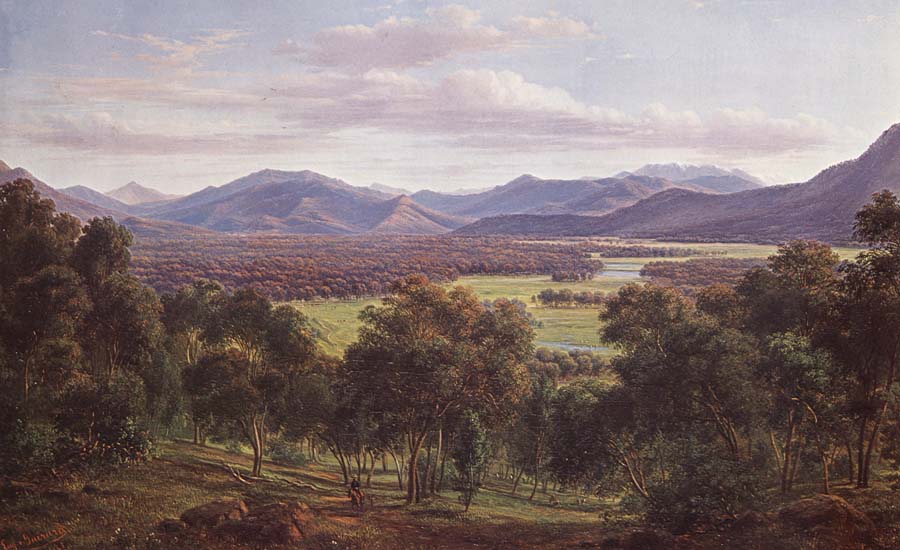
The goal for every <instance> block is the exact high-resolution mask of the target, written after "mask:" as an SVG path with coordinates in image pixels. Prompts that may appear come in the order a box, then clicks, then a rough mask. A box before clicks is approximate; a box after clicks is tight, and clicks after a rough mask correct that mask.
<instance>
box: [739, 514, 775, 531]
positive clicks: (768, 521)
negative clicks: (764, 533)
mask: <svg viewBox="0 0 900 550" xmlns="http://www.w3.org/2000/svg"><path fill="white" fill-rule="evenodd" d="M772 523H774V518H772V517H771V516H769V515H766V514H764V513H762V512H757V511H756V510H750V511H749V512H744V513H743V514H741V515H740V516H738V518H737V519H736V520H734V523H732V528H733V529H737V530H740V531H750V530H753V529H757V528H760V527H770V526H771V525H772Z"/></svg>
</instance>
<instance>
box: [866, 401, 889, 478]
mask: <svg viewBox="0 0 900 550" xmlns="http://www.w3.org/2000/svg"><path fill="white" fill-rule="evenodd" d="M887 406H888V402H887V400H886V399H885V400H884V404H883V405H882V406H881V410H880V411H878V415H877V416H876V417H875V426H873V427H872V435H871V436H870V438H869V444H868V445H867V448H866V461H865V464H864V465H862V466H861V467H860V469H861V470H862V471H863V478H862V479H863V487H868V486H869V471H870V470H871V466H872V453H873V452H874V450H875V447H877V446H878V432H879V431H880V430H881V420H882V419H883V418H884V413H885V412H886V411H887Z"/></svg>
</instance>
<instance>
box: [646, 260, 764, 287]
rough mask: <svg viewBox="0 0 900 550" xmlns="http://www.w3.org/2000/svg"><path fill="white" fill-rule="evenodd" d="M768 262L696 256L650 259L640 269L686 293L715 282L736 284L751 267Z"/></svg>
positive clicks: (661, 284) (652, 280) (652, 277)
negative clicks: (681, 259) (651, 260)
mask: <svg viewBox="0 0 900 550" xmlns="http://www.w3.org/2000/svg"><path fill="white" fill-rule="evenodd" d="M764 263H765V262H763V261H762V260H758V259H756V258H695V259H691V260H685V261H661V262H649V263H647V264H645V265H644V267H642V268H641V277H646V278H648V279H650V281H651V282H652V283H654V284H656V285H659V286H672V287H675V288H677V289H679V290H682V291H683V292H685V293H687V294H692V293H694V292H696V291H698V290H699V289H701V288H703V287H707V286H710V285H714V284H724V285H732V286H733V285H736V284H737V283H738V282H740V280H741V279H742V278H743V276H744V273H746V272H747V270H748V269H751V268H754V267H759V266H761V265H763V264H764Z"/></svg>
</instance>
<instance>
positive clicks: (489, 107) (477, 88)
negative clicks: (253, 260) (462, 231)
mask: <svg viewBox="0 0 900 550" xmlns="http://www.w3.org/2000/svg"><path fill="white" fill-rule="evenodd" d="M278 99H279V100H283V101H284V102H283V103H279V104H278V106H279V107H280V108H283V111H281V117H282V118H283V119H285V120H287V121H291V122H293V123H297V124H301V125H303V126H305V127H309V126H315V127H318V128H320V129H321V130H322V131H333V130H335V129H341V128H371V129H376V130H381V131H387V132H397V133H413V134H417V135H422V136H432V137H438V138H443V139H447V140H449V141H451V142H453V143H457V144H458V143H463V142H464V143H466V144H469V145H472V144H477V145H478V146H479V147H490V148H507V149H515V148H517V147H523V146H525V145H527V146H528V147H534V146H537V145H539V144H540V143H541V142H543V143H544V144H545V145H546V146H547V147H548V148H549V147H572V148H596V147H603V146H616V147H624V146H634V147H639V148H654V147H683V148H694V149H698V150H703V151H726V150H728V151H736V150H739V151H743V152H747V153H749V154H769V153H773V152H779V151H785V150H802V149H806V148H811V147H818V146H821V145H824V144H826V143H828V142H829V141H830V140H832V139H834V137H835V136H836V135H837V133H838V132H837V129H835V128H834V127H833V126H832V125H831V124H829V123H827V122H826V121H823V120H821V119H818V118H815V117H813V116H810V115H807V114H802V113H801V114H798V115H796V116H794V117H790V118H776V117H771V116H769V115H768V114H767V113H765V112H764V111H762V110H760V109H746V110H738V109H731V108H722V109H717V110H715V111H713V112H711V113H709V114H707V115H706V116H701V115H700V114H698V113H696V112H694V111H690V110H681V111H679V110H672V109H670V108H668V107H666V106H665V105H664V104H662V103H653V104H650V105H647V106H646V107H645V108H644V109H643V110H642V111H641V112H640V113H638V114H628V113H626V112H623V111H621V110H618V109H614V108H609V107H604V106H600V105H593V104H589V103H586V102H582V101H579V100H577V99H575V98H574V97H573V96H572V95H571V94H570V93H569V92H567V91H566V90H564V89H562V88H558V87H551V86H543V85H540V84H537V83H533V82H529V81H527V80H526V79H525V78H524V77H523V76H522V75H520V74H518V73H515V72H511V71H491V70H486V69H480V70H469V69H467V70H460V71H456V72H454V73H451V74H450V75H448V76H446V77H444V78H443V79H441V80H439V81H437V82H425V81H421V80H417V79H415V78H413V77H410V76H408V75H403V74H400V73H396V72H393V71H382V70H371V71H368V72H366V73H364V74H362V75H358V76H354V75H347V74H344V73H319V74H311V75H306V76H304V77H303V78H302V79H300V80H299V81H297V82H295V83H294V84H293V85H288V86H286V87H285V89H284V90H283V92H281V93H280V95H279V98H278Z"/></svg>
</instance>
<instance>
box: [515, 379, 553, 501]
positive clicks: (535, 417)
mask: <svg viewBox="0 0 900 550" xmlns="http://www.w3.org/2000/svg"><path fill="white" fill-rule="evenodd" d="M556 385H557V382H556V378H555V377H554V376H553V374H552V372H550V371H548V370H546V369H538V370H536V371H532V375H531V388H530V391H529V392H528V393H527V394H526V395H525V397H524V398H523V399H522V403H521V405H520V408H519V411H518V415H517V417H516V422H515V424H514V425H513V429H512V442H511V443H512V448H511V450H510V451H511V454H512V455H513V457H514V458H515V459H516V462H517V463H519V468H518V474H517V475H516V479H515V483H514V484H513V493H515V491H516V488H517V487H518V482H519V476H520V475H521V473H522V471H524V470H525V469H526V468H527V469H528V471H529V472H530V475H531V476H532V477H533V478H534V485H533V486H532V489H531V495H530V496H529V497H528V500H532V499H533V498H534V495H535V493H536V492H537V486H538V482H539V480H540V478H541V475H542V474H543V470H544V467H545V466H546V464H547V461H548V459H549V454H550V436H551V430H552V428H553V424H552V422H551V420H552V407H553V401H554V399H555V398H556Z"/></svg>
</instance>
